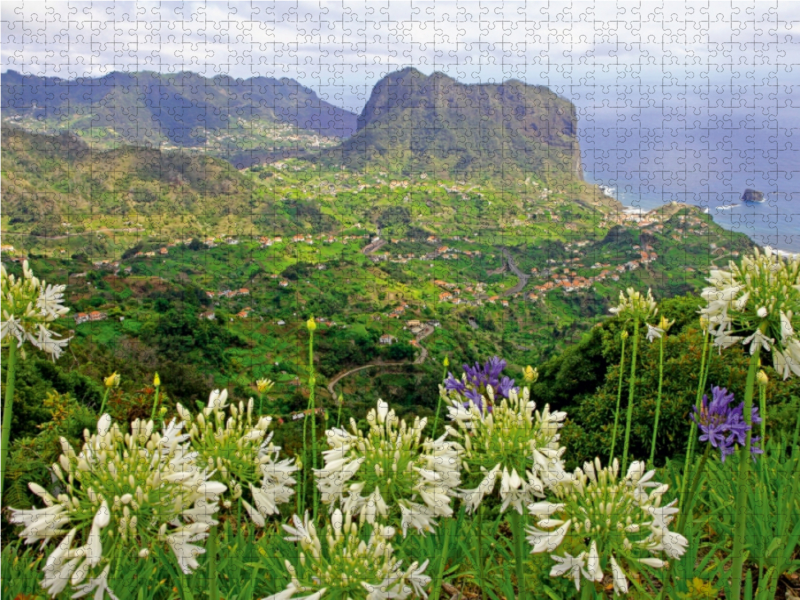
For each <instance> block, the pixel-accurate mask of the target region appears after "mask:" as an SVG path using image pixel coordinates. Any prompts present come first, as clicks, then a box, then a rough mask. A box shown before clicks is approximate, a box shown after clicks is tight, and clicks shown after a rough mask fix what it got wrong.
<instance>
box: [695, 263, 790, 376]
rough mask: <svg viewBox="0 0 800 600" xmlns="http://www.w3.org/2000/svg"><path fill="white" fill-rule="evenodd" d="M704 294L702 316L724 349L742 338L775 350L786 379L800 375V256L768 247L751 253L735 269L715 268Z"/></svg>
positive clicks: (731, 265) (776, 362)
mask: <svg viewBox="0 0 800 600" xmlns="http://www.w3.org/2000/svg"><path fill="white" fill-rule="evenodd" d="M710 275H711V276H710V277H709V278H708V279H707V281H708V282H709V283H710V284H711V285H710V286H709V287H706V288H705V289H704V290H703V292H702V294H701V296H702V298H703V299H704V300H705V301H706V302H707V305H706V307H705V308H703V309H701V311H700V313H701V315H702V316H703V317H704V318H705V319H706V320H707V321H708V323H709V331H710V332H711V334H712V336H713V337H714V344H715V345H716V346H717V347H719V349H720V351H721V350H723V349H725V348H728V347H730V346H732V345H733V344H736V343H739V342H741V343H742V344H744V345H745V346H748V348H749V350H750V354H754V353H755V351H756V349H757V348H758V349H760V350H761V351H762V352H771V353H772V362H773V366H774V367H775V370H776V371H777V372H778V373H780V374H781V375H782V376H783V378H784V379H787V378H789V377H790V376H791V375H795V376H800V340H798V337H797V334H796V333H795V331H796V329H797V327H798V317H799V316H800V256H798V255H794V256H793V257H790V258H789V257H786V258H782V257H781V256H780V255H778V254H776V253H774V252H773V251H772V249H771V248H769V247H767V248H765V249H764V252H763V253H762V252H760V251H759V250H758V249H756V250H755V252H754V254H753V255H752V256H745V257H744V258H743V259H742V263H741V265H737V264H736V263H734V262H730V263H729V270H728V271H723V270H720V269H712V270H711V274H710Z"/></svg>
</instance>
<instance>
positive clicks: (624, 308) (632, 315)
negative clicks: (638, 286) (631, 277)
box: [608, 288, 658, 321]
mask: <svg viewBox="0 0 800 600" xmlns="http://www.w3.org/2000/svg"><path fill="white" fill-rule="evenodd" d="M626 293H627V296H626V295H625V293H623V292H620V293H619V304H618V305H617V306H614V307H612V308H610V309H608V312H610V313H611V314H614V315H617V316H619V317H623V318H626V319H639V320H640V321H647V320H648V319H650V318H651V317H654V316H655V315H656V314H658V305H657V304H656V301H655V300H654V299H653V294H652V293H651V291H650V290H647V295H646V296H643V295H642V293H641V292H637V291H636V290H634V289H633V288H628V289H627V290H626Z"/></svg>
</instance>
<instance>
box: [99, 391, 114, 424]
mask: <svg viewBox="0 0 800 600" xmlns="http://www.w3.org/2000/svg"><path fill="white" fill-rule="evenodd" d="M110 391H111V388H109V387H107V388H106V393H105V394H103V403H102V404H101V405H100V412H99V413H98V414H99V415H100V416H101V417H102V416H103V411H104V410H105V409H106V400H108V393H109V392H110Z"/></svg>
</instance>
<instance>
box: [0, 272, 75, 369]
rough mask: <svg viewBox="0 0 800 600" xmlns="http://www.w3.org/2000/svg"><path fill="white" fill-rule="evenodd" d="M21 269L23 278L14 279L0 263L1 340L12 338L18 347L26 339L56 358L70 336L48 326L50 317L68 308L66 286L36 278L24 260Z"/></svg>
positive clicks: (64, 311) (51, 319) (58, 316)
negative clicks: (65, 300) (46, 282)
mask: <svg viewBox="0 0 800 600" xmlns="http://www.w3.org/2000/svg"><path fill="white" fill-rule="evenodd" d="M22 271H23V277H22V279H17V278H16V277H15V276H14V275H9V274H8V273H7V272H6V269H5V267H4V266H2V265H0V341H2V342H3V344H4V345H5V344H10V343H12V342H11V338H15V339H16V345H17V347H22V346H23V344H24V343H25V342H28V343H29V344H31V345H32V346H34V347H36V348H38V349H40V350H42V351H43V352H44V353H45V354H48V355H50V357H51V358H52V359H53V360H56V359H57V358H58V357H59V356H61V353H62V352H63V351H64V348H65V347H66V346H67V344H68V343H69V341H70V339H71V338H62V337H61V336H60V335H59V334H58V333H56V332H55V331H53V330H52V329H51V328H50V324H51V323H52V322H53V321H55V320H56V319H59V318H60V317H62V316H64V315H66V314H67V313H68V312H69V309H68V308H67V307H66V306H64V305H63V304H62V302H63V299H64V290H65V289H66V286H64V285H55V286H54V285H48V284H45V282H43V281H39V280H38V279H37V278H36V277H34V275H33V272H32V271H31V270H30V267H29V266H28V261H27V260H26V261H24V262H23V265H22Z"/></svg>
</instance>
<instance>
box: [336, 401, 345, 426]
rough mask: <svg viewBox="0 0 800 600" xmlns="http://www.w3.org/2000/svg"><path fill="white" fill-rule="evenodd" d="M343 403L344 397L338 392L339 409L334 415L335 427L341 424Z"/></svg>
mask: <svg viewBox="0 0 800 600" xmlns="http://www.w3.org/2000/svg"><path fill="white" fill-rule="evenodd" d="M343 403H344V397H343V396H342V395H341V394H339V410H338V411H337V415H336V427H337V429H338V428H339V427H341V425H342V404H343Z"/></svg>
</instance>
